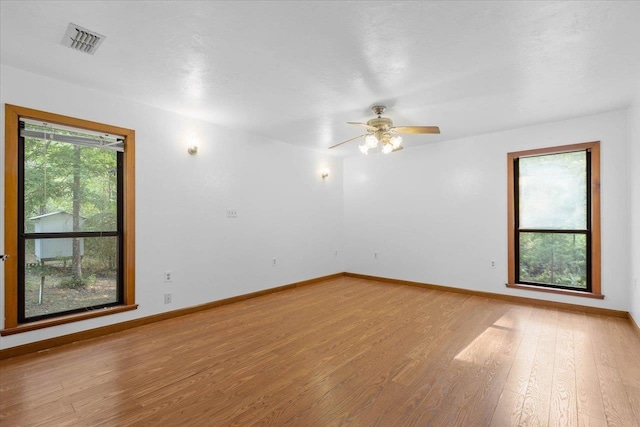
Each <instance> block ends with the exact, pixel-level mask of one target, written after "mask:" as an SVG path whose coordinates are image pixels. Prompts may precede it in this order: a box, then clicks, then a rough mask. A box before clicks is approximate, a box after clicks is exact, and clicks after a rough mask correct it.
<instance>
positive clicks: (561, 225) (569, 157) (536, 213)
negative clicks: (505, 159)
mask: <svg viewBox="0 0 640 427" xmlns="http://www.w3.org/2000/svg"><path fill="white" fill-rule="evenodd" d="M586 162H587V156H586V152H585V151H577V152H572V153H561V154H549V155H545V156H537V157H521V158H520V159H519V165H518V167H519V172H520V176H519V183H520V188H519V191H520V193H519V205H520V212H519V214H520V228H521V229H522V228H530V229H531V228H533V229H554V230H585V229H586V227H587V187H586V186H587V175H586V170H587V163H586Z"/></svg>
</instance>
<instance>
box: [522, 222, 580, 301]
mask: <svg viewBox="0 0 640 427" xmlns="http://www.w3.org/2000/svg"><path fill="white" fill-rule="evenodd" d="M519 271H520V281H521V282H535V283H546V284H550V285H557V286H566V287H573V288H577V289H587V238H586V236H585V235H584V234H571V233H520V266H519Z"/></svg>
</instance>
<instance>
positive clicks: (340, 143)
mask: <svg viewBox="0 0 640 427" xmlns="http://www.w3.org/2000/svg"><path fill="white" fill-rule="evenodd" d="M367 135H369V134H368V133H365V134H363V135H360V136H356V137H355V138H351V139H347V140H346V141H342V142H339V143H337V144H335V145H332V146H331V147H329V149H332V148H336V147H337V146H339V145H342V144H346V143H347V142H351V141H353V140H354V139H358V138H362V137H363V136H367Z"/></svg>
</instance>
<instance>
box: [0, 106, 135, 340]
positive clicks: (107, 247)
mask: <svg viewBox="0 0 640 427" xmlns="http://www.w3.org/2000/svg"><path fill="white" fill-rule="evenodd" d="M5 141H6V143H5V150H6V155H5V175H6V176H7V179H6V180H5V206H6V214H5V251H6V252H7V254H8V255H9V258H8V259H7V264H6V265H5V314H6V316H5V317H6V319H5V325H4V327H5V329H4V330H3V331H2V334H3V335H7V334H10V333H16V332H21V331H24V330H32V329H37V328H40V327H46V326H50V325H54V324H60V323H66V322H70V321H75V320H81V319H86V318H90V317H96V316H99V315H105V314H110V313H114V312H120V311H124V310H129V309H133V308H135V307H136V306H135V302H134V297H135V288H134V268H133V267H134V258H133V253H134V252H133V251H134V205H133V200H134V197H133V192H134V171H133V164H134V132H133V131H132V130H129V129H123V128H117V127H114V126H109V125H104V124H100V123H94V122H88V121H84V120H79V119H74V118H70V117H65V116H59V115H55V114H51V113H45V112H42V111H35V110H30V109H25V108H21V107H15V106H11V105H7V106H6V130H5Z"/></svg>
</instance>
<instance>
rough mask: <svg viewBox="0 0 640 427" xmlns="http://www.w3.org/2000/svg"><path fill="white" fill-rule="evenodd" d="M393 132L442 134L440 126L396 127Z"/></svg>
mask: <svg viewBox="0 0 640 427" xmlns="http://www.w3.org/2000/svg"><path fill="white" fill-rule="evenodd" d="M392 130H393V131H394V132H397V133H440V128H439V127H438V126H396V127H394V128H393V129H392Z"/></svg>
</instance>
